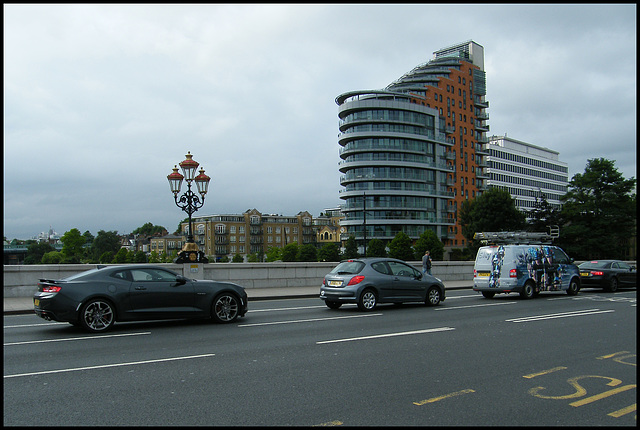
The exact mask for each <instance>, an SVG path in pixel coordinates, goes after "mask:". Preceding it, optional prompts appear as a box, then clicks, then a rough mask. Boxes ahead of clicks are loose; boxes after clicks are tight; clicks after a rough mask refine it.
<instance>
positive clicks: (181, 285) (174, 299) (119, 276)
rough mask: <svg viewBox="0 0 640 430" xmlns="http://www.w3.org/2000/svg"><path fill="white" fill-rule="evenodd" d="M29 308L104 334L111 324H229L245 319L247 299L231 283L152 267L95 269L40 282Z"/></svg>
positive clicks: (242, 290) (238, 288)
mask: <svg viewBox="0 0 640 430" xmlns="http://www.w3.org/2000/svg"><path fill="white" fill-rule="evenodd" d="M33 304H34V310H35V313H36V315H38V316H39V317H41V318H44V319H46V320H53V321H60V322H69V323H71V324H73V325H78V326H81V327H83V328H84V329H86V330H88V331H90V332H103V331H105V330H108V329H109V328H110V327H111V326H112V325H113V324H114V323H115V322H116V321H141V320H157V319H186V318H211V319H213V320H214V321H216V322H219V323H230V322H233V321H235V320H236V319H237V318H238V317H242V316H244V315H245V314H246V312H247V293H246V292H245V290H244V288H243V287H241V286H239V285H236V284H233V283H230V282H217V281H208V280H205V281H200V280H194V279H187V278H185V277H184V276H182V275H179V274H177V273H175V272H172V271H171V270H167V269H164V268H161V267H157V266H150V265H131V266H109V267H107V266H98V267H97V268H96V269H92V270H88V271H86V272H82V273H79V274H77V275H73V276H69V277H68V278H65V279H62V280H57V281H56V280H49V279H40V282H39V283H38V291H37V292H36V293H35V294H34V296H33Z"/></svg>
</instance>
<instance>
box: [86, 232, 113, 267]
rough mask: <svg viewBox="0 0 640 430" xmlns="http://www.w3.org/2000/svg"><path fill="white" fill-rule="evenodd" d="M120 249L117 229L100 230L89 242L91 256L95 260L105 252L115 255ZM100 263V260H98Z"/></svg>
mask: <svg viewBox="0 0 640 430" xmlns="http://www.w3.org/2000/svg"><path fill="white" fill-rule="evenodd" d="M119 249H120V237H118V232H117V231H104V230H100V231H99V232H98V235H97V236H96V237H95V239H93V243H91V256H92V258H94V259H95V260H100V259H101V257H102V255H103V254H104V253H105V252H111V253H112V255H115V254H116V253H117V252H118V250H119ZM100 262H101V263H102V261H100Z"/></svg>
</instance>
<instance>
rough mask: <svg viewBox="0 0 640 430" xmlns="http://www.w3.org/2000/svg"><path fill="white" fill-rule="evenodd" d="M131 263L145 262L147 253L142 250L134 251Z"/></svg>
mask: <svg viewBox="0 0 640 430" xmlns="http://www.w3.org/2000/svg"><path fill="white" fill-rule="evenodd" d="M132 262H133V263H146V262H147V254H145V253H144V251H136V252H135V253H134V254H133V259H132Z"/></svg>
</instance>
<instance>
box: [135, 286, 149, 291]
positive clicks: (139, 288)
mask: <svg viewBox="0 0 640 430" xmlns="http://www.w3.org/2000/svg"><path fill="white" fill-rule="evenodd" d="M146 289H147V287H141V286H137V287H136V290H146Z"/></svg>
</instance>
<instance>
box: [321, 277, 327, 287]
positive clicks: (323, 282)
mask: <svg viewBox="0 0 640 430" xmlns="http://www.w3.org/2000/svg"><path fill="white" fill-rule="evenodd" d="M322 285H324V286H325V287H326V286H327V280H326V279H325V278H322Z"/></svg>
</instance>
